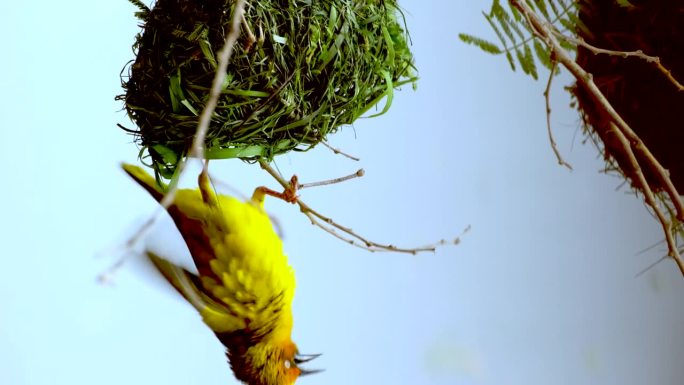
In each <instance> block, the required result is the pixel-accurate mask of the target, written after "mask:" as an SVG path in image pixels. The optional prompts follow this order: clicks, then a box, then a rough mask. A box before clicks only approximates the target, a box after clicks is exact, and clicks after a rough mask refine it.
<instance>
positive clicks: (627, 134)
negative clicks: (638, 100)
mask: <svg viewBox="0 0 684 385" xmlns="http://www.w3.org/2000/svg"><path fill="white" fill-rule="evenodd" d="M511 4H512V5H513V6H514V7H516V8H517V9H518V10H519V11H520V12H521V14H522V15H524V17H525V19H526V21H527V23H528V25H529V26H530V27H531V29H532V31H533V33H534V34H535V36H536V37H537V38H539V39H540V40H541V41H543V42H544V43H545V44H546V46H547V47H549V49H550V50H551V53H552V55H553V57H554V58H555V59H556V60H557V61H558V62H559V63H561V64H562V65H563V66H564V67H565V68H567V69H568V71H570V73H571V74H572V75H573V76H574V77H575V78H576V79H577V81H578V83H579V84H580V85H581V86H582V87H584V88H585V90H586V91H587V92H588V93H589V95H590V96H591V97H592V98H593V99H594V102H595V103H596V105H597V106H598V107H599V108H601V109H602V110H603V112H604V113H605V114H606V115H607V116H608V118H609V119H610V121H611V122H610V125H609V128H608V130H609V131H610V133H611V134H613V135H614V136H615V137H616V139H617V140H618V142H619V143H620V144H621V146H622V151H623V152H624V154H625V155H626V157H627V159H628V161H629V162H630V164H631V166H632V167H633V168H634V170H635V176H636V178H635V181H634V182H635V183H636V184H637V186H638V187H639V188H640V190H641V191H642V193H643V194H644V199H645V201H646V203H647V204H648V205H649V206H650V207H651V209H652V210H653V212H654V213H655V215H656V216H657V218H658V221H659V222H660V224H661V226H662V228H663V232H664V233H665V240H666V242H667V245H668V255H669V256H670V257H672V259H673V260H674V261H675V263H676V264H677V266H678V268H679V270H680V272H681V273H682V274H683V275H684V262H683V261H682V259H681V257H680V254H679V249H678V247H677V243H676V239H675V237H674V235H673V231H672V223H671V222H670V220H669V219H668V218H666V217H665V215H664V214H663V212H662V210H661V209H660V207H659V206H658V202H657V201H656V198H655V194H654V193H653V191H652V190H651V187H650V186H649V184H648V182H647V181H646V178H645V176H644V174H643V172H642V171H641V164H640V162H639V160H641V162H643V164H644V165H646V166H648V167H649V168H650V170H651V171H652V172H653V173H654V174H655V175H656V177H657V178H658V182H659V183H660V184H661V185H662V186H664V188H665V191H666V192H667V194H668V196H669V198H670V200H671V201H672V203H673V205H674V207H675V210H676V213H677V215H676V216H677V218H678V219H679V220H680V221H682V220H684V205H683V204H682V200H681V198H680V196H679V193H678V192H677V190H676V189H675V187H674V185H673V184H672V181H671V180H670V177H669V174H668V172H667V170H665V168H663V167H662V165H661V164H660V163H659V162H658V160H657V159H656V158H655V157H654V156H653V154H651V152H650V151H649V150H648V148H647V147H646V145H645V144H644V143H643V141H642V140H641V139H640V138H639V136H638V135H637V134H636V133H635V132H634V131H633V130H632V129H631V128H630V127H629V125H628V124H627V123H626V122H625V121H624V120H623V119H622V117H621V116H620V115H619V114H618V113H617V112H616V111H615V109H614V108H613V106H612V105H611V104H610V102H609V101H608V100H607V99H606V97H605V96H604V95H603V93H601V91H600V90H599V88H598V87H597V86H596V84H595V83H594V81H593V78H592V76H591V74H589V73H587V72H586V71H585V70H584V69H583V68H582V67H581V66H580V65H579V64H577V63H576V62H575V61H574V60H573V59H572V58H571V57H570V55H569V54H568V52H567V51H566V50H565V49H563V47H562V46H561V45H560V43H559V42H558V32H557V30H556V29H555V28H554V27H553V25H550V24H549V23H548V22H546V21H544V20H543V19H542V18H540V17H539V16H538V15H537V14H536V13H535V12H534V10H533V9H532V8H530V6H529V5H528V4H527V3H526V2H525V1H523V0H511Z"/></svg>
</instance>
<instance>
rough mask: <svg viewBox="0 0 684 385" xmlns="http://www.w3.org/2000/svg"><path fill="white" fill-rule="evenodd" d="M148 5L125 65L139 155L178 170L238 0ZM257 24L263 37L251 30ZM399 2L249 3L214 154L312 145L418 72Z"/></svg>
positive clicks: (166, 173) (268, 154) (165, 171)
mask: <svg viewBox="0 0 684 385" xmlns="http://www.w3.org/2000/svg"><path fill="white" fill-rule="evenodd" d="M130 1H131V2H132V3H134V4H135V5H136V6H137V7H138V8H139V9H140V11H139V12H137V14H136V15H137V16H138V17H139V18H140V19H141V20H142V32H141V33H140V34H138V36H137V38H136V41H135V44H134V46H133V47H134V51H135V52H136V58H135V61H133V62H132V64H131V65H127V67H125V68H124V70H123V71H122V84H123V88H124V90H125V94H123V95H120V96H119V97H118V98H119V99H120V100H123V101H124V103H125V108H126V111H127V112H128V115H129V116H130V118H131V119H132V120H133V122H134V123H135V124H136V125H137V128H136V129H133V130H130V129H127V130H128V131H129V132H131V133H132V134H133V135H134V136H135V138H136V142H137V143H138V144H139V145H140V147H141V151H140V155H141V159H143V161H144V162H145V163H146V164H148V165H150V166H152V167H153V168H154V169H155V171H156V172H157V173H158V175H161V176H163V177H165V178H169V177H170V176H172V175H173V173H174V171H175V170H176V166H177V164H178V162H179V161H180V160H181V159H183V157H184V156H185V155H186V152H187V150H188V148H189V145H190V143H191V142H192V139H193V137H194V134H195V131H196V128H197V123H198V115H199V114H200V113H201V111H202V109H203V107H204V105H205V103H206V100H207V98H208V95H209V89H210V88H211V83H212V80H213V78H214V72H215V69H216V66H217V63H216V60H217V59H216V58H217V56H218V55H217V52H218V51H219V50H220V49H221V48H222V47H223V45H224V42H225V39H226V34H227V33H228V31H229V30H230V26H231V18H232V15H233V8H234V4H235V1H233V0H158V1H157V2H156V4H155V5H154V7H153V8H151V9H148V8H147V7H146V6H145V5H144V4H143V3H142V2H141V1H140V0H130ZM249 33H252V34H253V35H254V37H255V38H256V39H255V40H253V41H252V40H250V39H248V36H249ZM408 42H409V37H408V34H407V32H406V29H405V24H404V21H403V15H402V13H401V11H400V9H399V7H398V5H397V3H396V1H393V0H368V1H339V0H338V1H333V0H287V1H284V0H280V1H278V0H259V1H248V2H247V5H246V7H245V18H244V19H243V23H242V25H241V35H240V38H239V39H238V43H237V44H236V45H235V47H234V52H233V56H232V58H231V62H230V63H229V66H228V71H227V79H226V81H225V82H224V84H223V92H222V95H221V98H220V100H219V103H218V107H217V108H216V111H215V113H214V115H213V118H212V121H211V124H210V128H209V131H208V134H207V139H206V143H205V147H206V151H205V156H206V158H208V159H223V158H240V159H243V160H258V159H266V160H270V159H271V158H272V157H274V156H275V155H278V154H282V153H285V152H288V151H291V150H296V151H305V150H308V149H310V148H312V147H313V146H315V145H316V144H317V143H319V142H320V141H322V140H323V139H324V138H325V137H326V135H328V134H330V133H334V132H335V131H336V130H337V129H338V128H339V127H340V126H342V125H346V124H351V123H352V122H354V120H355V119H357V118H358V117H359V116H361V115H363V114H364V113H365V112H367V111H368V110H369V109H371V108H372V107H374V106H375V105H376V104H377V103H378V102H380V101H381V100H383V98H386V104H385V106H384V108H383V110H382V111H381V112H380V113H383V112H385V111H386V110H387V108H389V105H390V103H391V97H392V92H393V90H394V89H395V88H397V87H399V86H401V85H403V84H406V83H414V82H415V80H416V77H415V72H414V66H413V56H412V54H411V51H410V50H409V44H408Z"/></svg>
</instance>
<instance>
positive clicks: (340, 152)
mask: <svg viewBox="0 0 684 385" xmlns="http://www.w3.org/2000/svg"><path fill="white" fill-rule="evenodd" d="M320 143H321V144H323V145H324V146H325V147H328V149H329V150H330V151H332V152H333V153H335V154H339V155H342V156H344V157H346V158H349V159H351V160H355V161H357V162H358V161H360V160H361V159H359V158H357V157H355V156H352V155H349V154H347V153H345V152H342V150H340V149H339V148H335V147H333V146H331V145H329V144H328V142H326V141H325V140H322V141H321V142H320Z"/></svg>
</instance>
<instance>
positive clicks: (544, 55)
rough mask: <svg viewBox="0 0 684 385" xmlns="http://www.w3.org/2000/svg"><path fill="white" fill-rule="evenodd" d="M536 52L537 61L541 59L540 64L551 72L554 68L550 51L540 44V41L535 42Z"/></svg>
mask: <svg viewBox="0 0 684 385" xmlns="http://www.w3.org/2000/svg"><path fill="white" fill-rule="evenodd" d="M534 52H535V54H536V55H537V59H539V62H540V63H541V64H542V65H543V66H544V67H546V68H548V69H549V70H550V69H551V68H553V63H551V56H550V55H549V51H548V49H547V48H546V47H544V45H543V44H542V43H541V42H539V40H536V39H535V40H534Z"/></svg>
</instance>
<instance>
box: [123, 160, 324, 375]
mask: <svg viewBox="0 0 684 385" xmlns="http://www.w3.org/2000/svg"><path fill="white" fill-rule="evenodd" d="M122 167H123V169H124V170H125V171H126V172H127V173H128V174H129V175H130V176H131V177H132V178H133V179H135V181H136V182H138V183H139V184H140V185H141V186H142V187H143V188H145V190H147V192H149V193H150V194H151V195H152V196H153V197H154V198H155V199H156V200H157V201H161V200H162V199H163V198H164V195H165V192H164V190H163V189H162V187H160V186H159V185H158V184H157V182H156V180H155V179H154V178H153V177H152V176H151V175H149V174H148V173H147V172H145V171H144V170H143V169H141V168H140V167H138V166H133V165H129V164H124V165H122ZM198 182H199V189H196V190H187V189H180V190H178V191H177V192H176V196H175V199H174V201H173V203H172V204H171V205H170V206H169V208H168V209H167V211H168V213H169V215H171V218H173V221H174V222H175V223H176V226H177V227H178V230H179V231H180V233H181V235H182V236H183V239H184V240H185V242H186V244H187V246H188V249H189V250H190V254H191V255H192V259H193V260H194V263H195V266H196V267H197V271H198V272H199V275H195V274H193V273H190V272H188V271H187V270H184V269H183V268H181V267H179V266H176V265H174V264H173V263H171V262H169V261H167V260H165V259H163V258H160V257H158V256H156V255H154V254H152V253H148V256H149V258H150V260H151V261H152V262H153V264H154V265H155V266H156V268H157V269H158V270H159V271H160V272H161V274H162V275H163V276H164V277H165V278H166V280H168V281H169V283H171V285H173V287H174V288H176V290H178V292H180V293H181V295H182V296H183V297H184V298H185V299H186V300H187V301H188V302H190V303H191V304H192V306H194V307H195V309H197V311H198V312H199V313H200V314H201V316H202V320H203V321H204V323H205V324H206V325H207V326H209V328H211V330H212V331H213V332H214V333H215V334H216V337H218V339H219V341H221V343H222V344H223V345H224V346H225V347H226V349H227V352H226V354H227V356H228V361H229V362H230V366H231V368H232V370H233V373H234V374H235V377H237V379H239V380H241V381H243V382H245V383H247V384H249V385H291V384H294V382H295V381H296V380H297V378H298V377H299V376H300V375H304V374H311V373H316V372H318V370H305V369H303V368H300V367H299V364H301V363H303V362H307V361H310V360H312V359H313V358H316V357H317V356H318V355H300V354H299V352H298V349H297V345H295V344H294V342H292V339H291V332H292V299H293V297H294V289H295V277H294V271H293V270H292V267H290V265H289V264H288V262H287V257H286V256H285V254H284V253H283V247H282V242H281V240H280V238H279V237H278V235H277V234H276V232H275V231H274V229H273V225H272V224H271V221H270V219H269V217H268V215H267V214H266V212H265V211H264V207H263V206H264V197H265V194H266V193H268V191H269V190H268V189H266V188H257V189H256V190H255V191H254V194H253V195H252V198H251V199H250V200H248V201H247V202H242V201H240V200H238V199H236V198H233V197H230V196H225V195H216V194H215V193H214V191H213V189H212V188H211V185H210V182H209V177H208V175H207V170H206V167H205V168H204V170H203V171H202V173H201V174H200V176H199V181H198Z"/></svg>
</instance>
